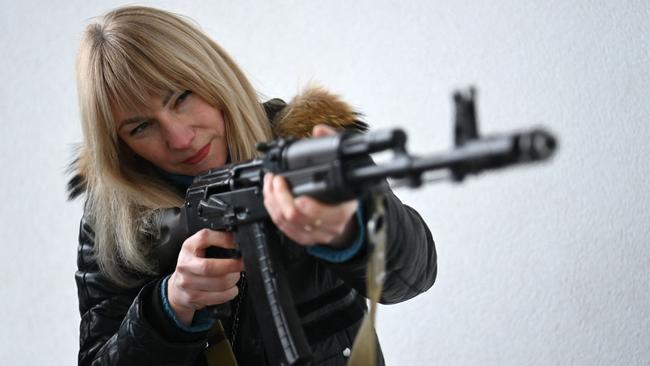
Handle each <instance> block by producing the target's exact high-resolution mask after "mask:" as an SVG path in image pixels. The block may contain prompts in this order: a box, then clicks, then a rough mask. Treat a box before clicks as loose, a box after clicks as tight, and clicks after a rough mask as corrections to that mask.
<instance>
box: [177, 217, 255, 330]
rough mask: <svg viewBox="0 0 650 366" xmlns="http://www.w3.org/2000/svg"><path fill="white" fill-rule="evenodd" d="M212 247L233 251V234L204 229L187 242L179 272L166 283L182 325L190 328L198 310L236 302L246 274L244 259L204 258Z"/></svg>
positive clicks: (178, 265) (180, 255)
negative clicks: (242, 275) (241, 276)
mask: <svg viewBox="0 0 650 366" xmlns="http://www.w3.org/2000/svg"><path fill="white" fill-rule="evenodd" d="M210 246H216V247H222V248H226V249H234V248H235V241H234V237H233V234H232V233H231V232H225V231H214V230H209V229H203V230H201V231H199V232H197V233H196V234H194V235H192V236H190V237H189V238H187V240H185V242H184V243H183V246H182V247H181V251H180V253H179V255H178V261H177V263H176V270H175V271H174V273H172V275H171V277H170V278H169V281H168V282H167V297H168V299H169V303H170V305H171V307H172V309H173V310H174V312H176V316H177V317H178V319H179V320H180V321H181V323H183V324H185V325H187V326H189V325H191V324H192V318H193V317H194V312H195V311H196V310H199V309H202V308H204V307H206V306H209V305H216V304H222V303H225V302H228V301H230V300H232V299H234V298H235V297H236V296H237V293H238V292H239V290H238V288H237V281H239V278H240V273H241V272H242V271H243V270H244V264H243V261H242V259H241V258H238V259H230V258H228V259H226V258H205V249H206V248H208V247H210Z"/></svg>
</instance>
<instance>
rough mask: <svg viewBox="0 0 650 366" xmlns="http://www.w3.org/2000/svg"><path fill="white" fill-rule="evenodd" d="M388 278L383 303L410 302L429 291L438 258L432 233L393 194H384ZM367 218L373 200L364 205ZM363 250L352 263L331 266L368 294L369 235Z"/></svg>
mask: <svg viewBox="0 0 650 366" xmlns="http://www.w3.org/2000/svg"><path fill="white" fill-rule="evenodd" d="M384 197H385V204H386V213H385V222H386V224H387V227H386V278H385V283H384V288H383V291H382V298H381V303H383V304H391V303H397V302H400V301H405V300H408V299H410V298H412V297H414V296H416V295H418V294H420V293H422V292H425V291H426V290H428V289H429V288H430V287H431V286H432V285H433V283H434V281H435V279H436V274H437V263H436V260H437V256H436V249H435V243H434V241H433V237H432V236H431V232H430V231H429V228H428V227H427V225H426V223H425V222H424V220H423V219H422V217H420V215H419V214H418V213H417V211H415V210H414V209H413V208H411V207H409V206H407V205H404V204H403V203H402V202H401V201H400V200H399V199H398V198H397V197H396V196H395V195H394V194H393V192H392V191H390V190H388V191H387V192H386V193H385V194H384ZM363 209H364V216H365V219H366V220H368V219H369V218H370V217H371V215H372V205H371V202H370V200H365V202H364V203H363ZM365 240H366V242H365V243H364V246H363V249H362V250H361V251H360V252H359V253H358V254H357V255H356V256H355V257H354V258H352V259H351V260H349V261H347V262H344V263H340V264H334V263H328V264H326V265H327V266H330V268H332V270H333V271H335V272H336V273H337V274H338V275H339V276H340V277H341V278H342V279H343V280H344V281H345V282H346V283H347V284H348V285H350V286H352V287H354V288H355V289H356V290H357V291H359V292H360V293H361V294H364V295H365V294H366V269H367V263H368V256H369V254H370V249H369V248H370V244H369V243H368V238H367V235H366V239H365Z"/></svg>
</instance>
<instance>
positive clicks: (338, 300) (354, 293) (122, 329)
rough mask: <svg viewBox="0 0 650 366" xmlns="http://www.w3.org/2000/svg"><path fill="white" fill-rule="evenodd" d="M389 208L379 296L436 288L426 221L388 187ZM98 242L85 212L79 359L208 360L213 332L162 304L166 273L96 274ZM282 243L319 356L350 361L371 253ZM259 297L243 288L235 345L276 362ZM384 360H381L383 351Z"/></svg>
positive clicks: (242, 356) (395, 297) (397, 297)
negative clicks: (339, 254) (256, 310)
mask: <svg viewBox="0 0 650 366" xmlns="http://www.w3.org/2000/svg"><path fill="white" fill-rule="evenodd" d="M366 210H368V207H366ZM365 212H366V213H367V215H369V214H370V213H369V212H368V211H365ZM386 215H387V216H386V218H387V220H386V221H387V222H388V227H387V236H388V238H387V239H388V240H387V258H386V267H387V278H386V283H385V288H384V291H383V298H382V302H383V303H396V302H400V301H404V300H407V299H409V298H412V297H414V296H416V295H418V294H420V293H422V292H424V291H426V290H427V289H428V288H429V287H431V285H432V284H433V282H434V280H435V277H436V270H437V267H436V252H435V248H434V242H433V239H432V237H431V233H430V232H429V230H428V228H427V226H426V224H425V223H424V222H423V220H422V219H421V218H420V216H419V215H418V214H417V212H416V211H415V210H413V209H411V208H410V207H408V206H405V205H403V204H402V203H401V202H400V201H399V200H398V199H397V197H395V196H394V195H393V194H392V193H388V194H387V212H386ZM368 217H369V216H368ZM94 244H95V243H94V233H93V230H92V227H91V226H90V225H89V223H88V222H86V220H85V219H82V221H81V228H80V232H79V251H78V258H77V265H78V271H77V272H76V275H75V277H76V282H77V288H78V295H79V311H80V313H81V325H80V350H79V365H205V364H206V363H205V359H204V356H203V353H202V351H203V350H204V348H205V347H206V343H207V342H208V332H204V333H192V334H191V333H186V332H184V331H182V330H180V329H178V328H176V327H175V326H174V325H173V323H171V321H170V320H169V319H168V318H167V316H166V314H165V313H164V312H163V310H162V307H161V304H160V302H161V301H160V296H159V291H160V282H161V278H144V281H143V282H144V283H145V284H144V285H143V286H139V287H137V288H133V289H125V288H120V287H118V286H116V285H115V284H113V283H111V281H109V280H108V279H107V278H106V277H104V276H103V275H102V274H101V273H99V271H98V267H97V264H96V262H95V257H94V254H93V247H94ZM281 245H283V246H284V247H285V250H284V253H285V254H284V258H283V262H284V264H285V266H286V270H287V275H288V277H289V281H290V286H291V289H292V293H293V295H294V300H295V302H296V305H297V309H298V313H299V315H300V317H301V321H302V324H303V328H304V329H305V333H306V335H307V338H308V340H309V343H310V345H311V348H312V351H313V355H314V363H315V364H317V365H345V363H346V361H347V358H346V357H347V356H348V355H349V349H350V348H351V347H352V342H353V340H354V337H355V335H356V333H357V331H358V329H359V326H360V323H361V317H362V315H363V312H364V311H365V309H366V304H365V298H364V297H363V294H364V292H365V271H366V261H367V252H366V251H365V250H362V251H361V252H360V253H359V254H358V255H357V256H356V257H355V258H353V259H351V260H350V261H348V262H345V263H342V264H332V263H327V262H325V261H323V260H320V259H318V258H315V257H313V256H310V255H309V254H307V253H306V252H305V251H304V249H303V248H302V247H300V246H298V245H295V244H293V243H291V242H289V241H288V240H282V241H281ZM254 299H255V294H251V293H247V292H246V291H244V292H243V301H241V302H240V304H241V305H240V310H239V316H238V318H239V325H238V327H237V329H238V331H237V334H236V335H235V337H236V340H235V346H234V351H235V354H236V356H237V359H238V362H239V364H240V365H265V364H272V362H269V361H268V360H266V358H265V354H264V348H263V345H262V340H261V338H260V336H259V331H258V330H257V326H256V322H255V318H254V316H253V309H252V308H251V306H252V301H254ZM237 301H238V299H235V300H233V301H232V303H233V304H235V303H236V302H237ZM224 326H225V328H226V332H227V333H228V331H229V329H232V324H230V323H228V322H226V324H224ZM228 336H229V337H231V338H232V337H233V334H229V333H228ZM379 352H381V351H379ZM379 359H380V361H381V363H382V364H383V357H381V355H380V357H379Z"/></svg>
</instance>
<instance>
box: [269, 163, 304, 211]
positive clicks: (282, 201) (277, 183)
mask: <svg viewBox="0 0 650 366" xmlns="http://www.w3.org/2000/svg"><path fill="white" fill-rule="evenodd" d="M272 195H273V197H274V198H275V203H277V206H278V207H277V209H279V210H280V212H281V216H282V218H283V219H284V220H286V221H289V222H293V223H297V222H299V220H300V218H301V217H300V216H301V215H302V214H301V213H300V211H298V210H297V209H296V206H295V205H294V204H293V195H292V194H291V192H290V191H289V185H288V184H287V181H286V180H285V179H284V177H282V176H280V175H277V176H274V177H273V191H272Z"/></svg>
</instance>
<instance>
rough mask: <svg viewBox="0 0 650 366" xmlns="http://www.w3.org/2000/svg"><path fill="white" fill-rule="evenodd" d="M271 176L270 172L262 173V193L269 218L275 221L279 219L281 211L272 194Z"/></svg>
mask: <svg viewBox="0 0 650 366" xmlns="http://www.w3.org/2000/svg"><path fill="white" fill-rule="evenodd" d="M273 176H274V175H273V174H272V173H266V174H265V175H264V187H263V189H262V192H263V194H264V207H266V211H267V212H268V213H269V216H270V217H271V220H273V222H276V220H279V219H280V216H281V215H282V213H281V211H280V209H279V205H278V203H277V202H276V199H275V196H274V194H273ZM276 225H277V223H276Z"/></svg>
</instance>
